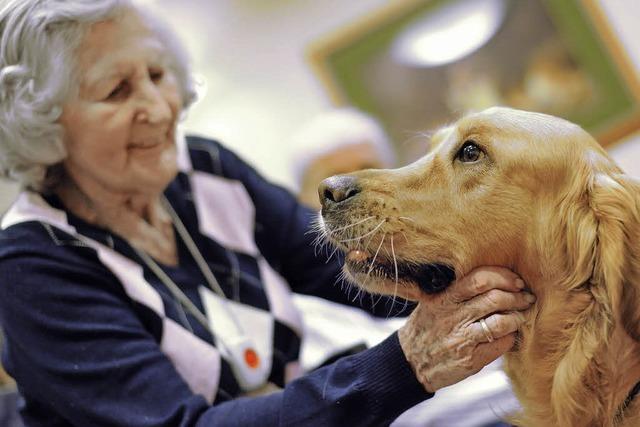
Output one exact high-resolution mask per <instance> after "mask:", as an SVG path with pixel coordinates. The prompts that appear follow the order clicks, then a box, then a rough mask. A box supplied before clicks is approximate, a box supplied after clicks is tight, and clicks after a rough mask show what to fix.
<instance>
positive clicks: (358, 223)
mask: <svg viewBox="0 0 640 427" xmlns="http://www.w3.org/2000/svg"><path fill="white" fill-rule="evenodd" d="M373 218H375V217H374V216H368V217H366V218H364V219H361V220H360V221H357V222H354V223H353V224H347V225H345V226H343V227H338V228H336V229H335V230H332V229H331V228H329V227H328V226H327V230H329V235H331V236H333V235H334V234H335V233H339V232H341V231H344V230H347V229H349V228H352V227H355V226H356V225H360V224H362V223H363V222H367V221H369V220H371V219H373Z"/></svg>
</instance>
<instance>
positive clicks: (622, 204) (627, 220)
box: [552, 172, 640, 425]
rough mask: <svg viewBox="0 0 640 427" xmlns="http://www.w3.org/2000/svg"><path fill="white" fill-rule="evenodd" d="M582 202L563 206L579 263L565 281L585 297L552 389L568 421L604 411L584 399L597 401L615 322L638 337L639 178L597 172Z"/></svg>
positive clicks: (573, 261)
mask: <svg viewBox="0 0 640 427" xmlns="http://www.w3.org/2000/svg"><path fill="white" fill-rule="evenodd" d="M583 185H584V184H583ZM581 202H582V203H574V202H572V203H570V204H572V205H575V208H574V209H573V210H572V211H570V210H567V211H565V212H562V213H561V214H565V213H566V214H568V216H569V220H568V223H569V226H567V227H566V229H565V231H566V235H567V242H566V245H567V247H566V250H567V254H568V258H569V259H570V261H569V265H568V268H569V269H572V270H573V271H572V272H571V274H570V276H571V277H570V278H569V279H568V280H567V282H566V283H565V284H564V285H565V286H567V288H568V290H569V291H570V292H572V293H573V295H575V296H577V298H576V300H577V301H580V305H581V306H580V307H579V309H577V310H576V318H575V319H573V320H572V321H571V323H570V324H569V325H565V328H566V332H567V336H568V337H570V342H569V344H568V347H567V351H566V353H565V356H564V357H563V358H562V360H561V362H560V364H559V365H558V369H557V370H556V373H555V376H554V383H553V390H552V395H553V401H554V406H555V409H556V414H558V416H559V417H560V421H561V422H562V425H574V424H573V423H574V422H578V424H580V422H579V420H580V417H582V416H584V414H588V413H591V414H594V413H596V412H597V411H606V409H605V407H601V408H593V407H591V408H586V407H585V405H594V404H598V403H596V402H594V400H593V399H589V397H588V396H590V395H592V394H593V392H594V391H593V390H591V389H590V388H589V384H597V382H596V381H597V378H599V377H600V375H601V372H600V367H599V365H598V363H595V361H596V358H597V356H598V354H599V353H600V352H602V351H603V350H605V349H606V348H607V346H608V345H609V340H610V338H611V336H612V333H613V331H614V326H615V324H616V323H621V324H623V325H624V326H625V329H626V331H627V332H628V333H629V334H630V335H631V336H632V337H633V338H634V339H635V340H640V339H639V338H640V310H639V307H640V292H639V291H638V289H637V288H636V287H637V286H640V275H639V273H640V240H639V239H640V184H638V183H637V182H636V181H634V180H633V179H631V178H630V177H628V176H625V175H623V174H621V173H614V172H606V173H605V172H597V173H594V174H592V175H591V178H590V179H589V182H588V188H587V189H586V193H585V192H583V196H582V198H581ZM570 212H571V213H570ZM576 398H584V400H583V401H577V399H576ZM583 421H584V420H583ZM585 422H586V421H585ZM587 424H588V422H587Z"/></svg>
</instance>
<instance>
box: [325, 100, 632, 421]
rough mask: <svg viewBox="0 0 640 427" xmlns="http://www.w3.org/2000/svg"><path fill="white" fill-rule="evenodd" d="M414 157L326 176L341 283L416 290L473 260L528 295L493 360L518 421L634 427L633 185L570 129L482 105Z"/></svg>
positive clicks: (437, 286) (459, 272)
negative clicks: (526, 306)
mask: <svg viewBox="0 0 640 427" xmlns="http://www.w3.org/2000/svg"><path fill="white" fill-rule="evenodd" d="M435 140H436V141H435V142H436V143H437V144H436V146H435V147H434V148H433V149H432V150H431V152H430V153H429V154H428V155H426V156H425V157H423V158H422V159H420V160H418V161H416V162H415V163H413V164H411V165H409V166H406V167H403V168H400V169H394V170H367V171H361V172H356V173H353V174H348V175H342V176H337V177H332V178H328V179H327V180H325V181H324V182H323V183H322V184H321V186H320V188H319V192H320V197H321V199H322V202H323V209H322V219H321V220H320V226H321V227H322V228H323V229H324V232H325V233H326V235H327V236H328V238H329V239H330V240H331V241H332V242H333V243H335V244H336V245H337V246H338V247H339V248H340V249H342V250H343V251H344V252H345V253H346V262H345V267H344V271H345V274H346V276H347V277H348V279H349V280H350V281H353V282H355V283H357V284H358V285H359V286H361V287H363V288H364V289H366V290H368V291H372V292H376V293H383V294H393V295H399V296H402V297H404V298H408V299H414V300H415V299H416V295H417V293H418V292H421V289H422V291H427V292H437V291H439V290H441V289H443V288H444V287H445V286H447V284H448V283H449V282H451V280H452V279H453V278H454V277H461V276H463V275H465V274H466V273H468V272H470V271H471V270H472V269H474V268H475V267H478V266H483V265H497V266H504V267H508V268H510V269H512V270H513V271H515V272H517V273H518V274H519V275H520V276H521V277H522V278H523V279H524V280H525V282H526V283H527V284H528V286H529V288H530V290H531V291H532V292H533V293H534V294H535V295H536V296H537V302H536V304H535V305H534V307H533V308H532V310H531V311H530V313H529V314H528V318H527V322H526V324H525V326H524V327H523V328H522V330H521V331H520V339H519V342H518V344H517V346H516V348H515V349H514V350H513V351H511V352H509V353H508V354H507V355H505V369H506V372H507V374H508V375H509V377H510V379H511V381H512V384H513V388H514V391H515V393H516V395H517V397H518V398H519V400H520V402H521V404H522V407H523V410H522V413H521V414H519V415H517V418H516V421H515V422H516V423H517V424H518V425H520V426H527V427H529V426H531V427H541V426H559V427H577V426H594V427H595V426H597V427H603V426H605V427H609V426H615V427H622V426H625V427H627V426H640V396H638V397H637V398H635V399H633V398H631V397H633V396H634V394H633V393H632V390H634V386H636V384H638V383H639V382H640V183H639V182H638V181H636V180H634V179H632V178H631V177H629V176H627V175H625V174H623V172H622V171H621V170H620V169H619V168H618V167H617V166H616V165H615V164H614V163H613V161H612V160H611V159H610V158H609V157H608V156H607V154H606V152H605V151H604V150H603V149H602V147H601V146H600V145H599V144H598V143H597V142H596V141H595V140H594V139H593V138H592V137H591V136H590V135H589V134H588V133H586V132H585V131H584V130H582V129H581V128H580V127H579V126H577V125H575V124H572V123H570V122H567V121H565V120H563V119H559V118H556V117H552V116H548V115H544V114H538V113H530V112H525V111H518V110H512V109H508V108H498V107H496V108H491V109H488V110H485V111H483V112H480V113H476V114H471V115H468V116H466V117H464V118H462V119H461V120H459V121H458V122H457V123H455V124H454V125H452V126H450V127H448V128H445V129H443V130H441V131H440V132H438V134H436V136H435Z"/></svg>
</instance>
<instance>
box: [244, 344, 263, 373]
mask: <svg viewBox="0 0 640 427" xmlns="http://www.w3.org/2000/svg"><path fill="white" fill-rule="evenodd" d="M244 361H245V363H246V364H247V366H249V367H250V368H251V369H256V368H257V367H258V366H260V357H259V356H258V353H256V352H255V350H254V349H252V348H248V349H246V350H245V351H244Z"/></svg>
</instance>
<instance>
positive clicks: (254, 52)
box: [0, 0, 640, 211]
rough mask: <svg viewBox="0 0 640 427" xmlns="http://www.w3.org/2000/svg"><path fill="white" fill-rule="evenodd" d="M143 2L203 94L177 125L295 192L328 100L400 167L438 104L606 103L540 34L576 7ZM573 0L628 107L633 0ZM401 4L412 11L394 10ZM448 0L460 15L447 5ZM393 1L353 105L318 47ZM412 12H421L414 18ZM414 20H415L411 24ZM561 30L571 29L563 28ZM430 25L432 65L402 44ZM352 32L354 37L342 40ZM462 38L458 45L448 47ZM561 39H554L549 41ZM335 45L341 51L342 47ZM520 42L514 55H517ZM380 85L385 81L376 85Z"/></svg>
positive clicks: (379, 1)
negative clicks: (592, 23) (308, 129)
mask: <svg viewBox="0 0 640 427" xmlns="http://www.w3.org/2000/svg"><path fill="white" fill-rule="evenodd" d="M140 1H141V2H142V3H146V4H150V5H152V7H153V8H154V9H155V10H156V11H157V13H159V14H160V15H161V16H163V17H164V18H165V19H166V20H167V21H169V22H170V23H171V24H172V26H173V28H175V29H176V30H177V31H178V33H179V34H180V36H181V38H182V40H183V41H184V43H185V44H186V46H187V48H188V50H189V52H190V54H191V57H192V61H193V66H194V70H195V72H196V73H197V79H198V81H199V82H200V84H199V90H200V95H201V98H200V100H199V102H198V103H197V104H195V105H194V107H193V108H192V109H191V111H190V112H189V114H188V116H187V118H186V120H185V121H184V126H185V127H186V129H187V130H188V131H190V132H195V133H198V134H202V135H206V136H210V137H215V138H218V139H220V140H221V141H223V142H224V143H225V144H227V145H228V146H230V147H232V148H233V149H235V150H236V151H237V152H238V153H240V154H241V155H242V156H243V157H244V158H245V159H247V160H248V161H249V162H251V163H252V164H253V165H254V166H255V167H256V168H257V169H258V170H259V171H260V172H262V173H263V174H265V175H266V176H267V177H268V178H270V179H271V180H273V181H275V182H277V183H280V184H282V185H285V186H287V187H289V188H291V189H295V188H296V185H297V184H296V182H295V178H294V176H293V172H292V168H291V165H290V162H291V150H292V147H291V138H292V135H293V134H294V133H295V132H296V131H297V129H299V127H300V125H301V124H303V123H305V122H308V121H309V120H311V119H313V118H314V117H315V116H316V115H318V114H320V113H322V112H324V111H326V110H327V109H329V108H331V107H332V106H335V105H336V102H339V103H341V105H349V104H354V105H355V106H357V107H360V108H364V109H365V110H369V111H368V112H370V113H372V114H374V115H381V117H380V118H381V122H382V123H383V124H384V125H385V126H386V128H387V131H388V132H389V134H390V135H391V137H392V139H393V141H394V143H395V144H396V147H397V148H398V147H399V148H398V150H399V151H400V153H399V154H400V156H399V160H400V161H402V162H406V161H409V160H412V159H413V158H414V157H417V156H418V155H420V154H422V152H424V150H426V145H425V142H424V138H421V137H419V135H420V133H421V132H422V131H429V130H432V129H433V127H434V126H438V125H440V124H441V123H440V121H442V122H446V121H447V120H450V118H449V117H448V116H447V114H444V110H445V109H448V110H450V111H451V112H453V113H455V114H457V115H459V114H461V113H462V112H464V111H463V110H464V109H465V108H474V107H483V106H485V105H490V104H493V103H508V104H511V105H516V106H520V107H523V108H530V109H539V110H546V111H548V112H551V113H556V114H558V113H563V112H567V111H568V110H570V109H571V108H573V107H574V106H581V105H590V104H589V103H591V104H594V105H599V104H600V103H602V102H603V99H604V100H606V99H607V97H608V94H607V92H606V88H605V89H604V90H600V89H601V88H600V86H599V82H598V78H597V77H596V78H595V79H594V77H593V76H590V75H589V74H588V73H587V72H582V70H581V68H580V67H579V66H576V65H575V59H576V58H575V57H572V56H570V55H564V56H563V52H562V47H560V48H559V47H558V43H555V44H554V41H553V40H550V39H549V38H548V37H546V38H545V37H544V36H545V35H546V34H547V33H549V34H553V33H558V34H561V35H562V34H563V32H565V28H561V27H560V28H558V27H557V26H556V27H554V21H553V17H549V19H547V18H546V17H545V16H543V15H545V14H546V12H544V11H543V10H544V9H545V8H546V7H548V4H551V5H553V4H556V5H557V4H561V3H566V2H571V1H573V0H562V1H547V2H545V1H543V0H531V1H523V0H510V1H509V0H505V1H489V0H471V1H469V0H447V1H442V0H431V1H429V0H427V1H388V0H358V1H349V2H346V1H341V0H323V1H317V0H179V1H178V0H140ZM429 3H432V4H434V5H436V6H437V7H431V6H429V8H431V9H433V8H435V9H438V8H439V9H444V12H442V11H438V10H435V11H434V10H427V9H425V8H424V7H423V6H422V5H426V4H429ZM537 3H540V4H538V5H536V4H537ZM545 3H546V4H547V6H545ZM576 3H577V4H579V5H589V7H590V8H591V9H593V8H594V7H595V8H596V9H597V10H599V11H600V15H601V16H600V18H601V19H600V20H601V21H603V22H604V24H605V25H606V27H607V28H608V30H609V33H608V34H607V36H608V37H609V39H608V40H607V42H606V43H603V44H601V46H602V47H603V49H604V50H605V51H606V52H607V53H608V54H611V55H613V56H616V57H617V58H618V59H620V58H622V59H623V60H624V61H626V64H627V65H628V67H627V70H626V72H627V76H626V78H627V82H626V83H625V85H623V86H622V90H627V95H628V96H630V97H633V96H635V100H636V101H637V96H638V94H637V93H635V94H634V93H633V90H632V87H631V85H629V84H628V80H629V78H630V77H629V73H631V74H633V75H634V76H633V78H635V79H636V81H637V79H638V73H639V70H640V28H639V26H638V22H640V2H638V1H636V0H577V1H576ZM405 4H408V5H409V6H403V5H405ZM514 4H515V5H519V6H518V7H515V6H514ZM456 6H457V9H461V10H462V12H460V11H459V10H456ZM525 6H526V7H525ZM394 7H396V8H400V9H404V10H405V11H408V12H406V13H408V14H411V13H413V12H412V11H415V13H413V14H414V15H416V16H415V18H416V19H414V21H412V23H410V24H411V25H407V26H406V29H405V28H401V29H397V28H396V29H394V30H393V31H394V40H393V43H395V47H393V46H391V44H389V46H388V47H387V48H386V49H387V53H384V52H382V53H381V54H377V56H371V58H372V59H369V60H368V61H369V62H366V63H364V64H357V65H356V66H358V67H361V69H362V70H364V71H362V73H364V75H363V76H362V79H361V80H363V81H366V82H367V85H368V86H363V88H364V89H366V88H370V89H371V90H370V94H371V97H373V98H375V99H374V100H373V101H372V100H371V99H369V100H368V104H367V103H366V102H364V104H363V105H359V103H362V102H363V101H362V99H358V97H357V96H350V95H347V96H344V92H348V91H349V88H346V89H345V88H344V87H341V88H339V89H340V90H342V92H343V95H342V96H340V95H337V96H336V94H335V91H336V86H339V85H340V84H342V85H343V86H344V82H342V83H341V82H338V83H336V81H334V82H327V78H326V76H322V75H321V74H320V73H318V66H319V64H318V63H319V62H320V63H321V62H322V61H323V60H324V61H325V62H327V61H328V59H327V58H329V60H330V59H331V52H328V53H327V48H326V46H324V47H323V43H324V44H325V45H326V44H327V43H325V41H326V40H327V39H329V40H330V39H332V38H333V39H335V38H336V37H337V38H338V40H340V37H342V36H341V34H344V33H345V32H346V34H347V38H348V33H349V31H351V32H352V33H353V32H354V31H353V28H358V26H359V25H360V24H362V22H363V20H364V21H365V22H366V20H367V17H371V16H376V15H380V13H381V11H384V10H387V9H389V8H391V9H393V8H394ZM580 7H584V6H580ZM447 8H448V9H449V10H446V9H447ZM527 8H528V9H535V10H527ZM585 8H586V7H585ZM422 9H425V11H426V13H422ZM514 9H521V10H514ZM465 10H466V12H465ZM540 11H543V12H542V13H541V12H540ZM421 13H422V15H424V16H420V14H421ZM447 13H448V15H447ZM483 14H484V15H483ZM382 15H383V18H381V19H378V21H381V23H380V24H379V25H378V27H379V28H376V25H373V29H372V30H371V31H372V34H373V35H372V36H371V37H369V38H372V39H375V37H376V34H377V33H376V31H377V32H378V33H380V32H381V31H386V28H387V27H388V26H389V24H388V22H385V19H387V18H385V17H384V15H385V13H382ZM440 15H442V16H440ZM549 15H550V14H549ZM536 16H538V18H536V19H534V18H535V17H536ZM478 17H480V18H478ZM392 18H393V17H392ZM392 18H389V19H387V20H388V21H392V20H393V19H392ZM473 19H476V21H473ZM478 19H480V20H481V21H478ZM482 19H484V20H482ZM421 22H422V24H421ZM478 22H479V23H478ZM392 23H393V22H392ZM601 24H602V22H601ZM563 25H564V26H565V27H567V28H569V29H570V28H571V25H572V24H571V23H569V24H563ZM360 27H362V25H360ZM541 28H542V29H541ZM345 29H346V30H345ZM430 29H431V32H432V33H437V34H435V36H436V37H441V38H440V39H438V38H435V41H436V42H438V41H442V43H440V45H444V46H446V47H447V48H449V49H447V50H448V51H452V50H453V53H451V54H449V57H447V54H445V55H444V57H443V56H442V55H443V54H442V53H438V52H437V51H436V53H435V54H434V55H435V58H426V59H425V58H420V57H419V55H418V54H419V53H420V52H419V50H418V54H416V52H415V49H414V52H413V53H412V52H411V48H412V47H411V38H412V37H413V39H414V40H418V39H419V37H420V36H421V33H420V32H421V31H422V35H424V34H427V35H428V33H429V30H430ZM434 29H435V30H434ZM378 30H380V31H378ZM447 31H449V32H447ZM456 31H457V33H456ZM461 31H462V35H463V36H464V37H462V38H461V37H460V36H461V34H460V32H461ZM356 32H357V30H356ZM596 32H597V31H596ZM360 33H361V34H360V35H358V36H356V37H355V38H356V39H357V37H360V40H359V41H357V42H358V43H360V42H361V41H362V40H364V41H367V40H368V38H367V37H368V36H367V34H366V31H365V32H364V34H362V33H363V32H362V31H360ZM432 35H434V34H432ZM351 36H352V38H353V34H352V35H351ZM403 38H404V40H403ZM611 38H613V40H611ZM460 39H462V40H463V43H462V46H457V45H456V43H458V44H460V42H459V40H460ZM456 40H458V42H456ZM505 40H507V41H509V40H510V41H511V44H509V43H508V42H505ZM494 41H495V42H494ZM556 42H557V40H556ZM425 43H426V44H424V43H423V45H422V49H423V51H424V50H426V49H428V41H427V42H425ZM514 43H515V44H514ZM562 43H564V41H563V40H560V43H559V44H560V45H562ZM576 43H577V42H576ZM329 44H330V43H329ZM334 44H335V43H334ZM337 44H338V45H340V41H338V43H337ZM342 44H343V46H342V49H343V50H345V49H346V51H347V53H349V52H348V49H350V47H349V41H348V40H347V42H345V43H342ZM352 44H353V45H356V44H357V43H356V42H353V43H352ZM387 44H388V43H387ZM414 44H415V43H414ZM318 45H320V48H319V49H318ZM345 45H346V48H345ZM565 45H566V43H565ZM514 46H515V48H514ZM519 46H521V47H522V49H520V50H519V49H518V47H519ZM355 47H356V48H357V47H358V46H355ZM365 47H366V45H365ZM574 47H575V46H574ZM454 48H455V49H458V50H459V52H458V51H456V50H455V49H454ZM578 48H579V46H578ZM314 49H315V53H314ZM323 49H324V53H321V55H320V56H322V55H324V58H320V59H318V55H317V51H318V50H320V51H322V50H323ZM376 49H378V50H379V51H383V50H384V49H382V50H380V46H378V47H376ZM330 50H331V48H329V51H330ZM337 50H339V49H337ZM567 50H568V51H570V53H571V50H570V49H567ZM519 51H522V52H527V53H528V54H527V55H521V56H522V59H521V60H519V61H515V62H516V63H519V64H520V65H518V64H516V66H514V65H513V64H514V59H513V58H514V55H515V54H516V53H518V52H519ZM356 54H357V52H356ZM412 55H413V56H412ZM438 55H440V56H438ZM451 55H453V56H451ZM456 55H457V56H456ZM525 56H526V57H525ZM310 57H311V58H313V57H315V58H314V59H313V60H311V59H310ZM536 58H538V59H537V60H536ZM420 61H422V62H420ZM429 61H431V62H429ZM471 61H473V62H471ZM536 61H537V65H536ZM612 62H613V61H612ZM465 64H466V66H465ZM487 64H488V65H487ZM522 64H525V65H522ZM320 66H322V64H320ZM525 66H526V67H529V69H533V70H534V71H535V68H536V67H539V68H540V67H541V68H543V69H544V67H547V68H551V69H553V68H555V69H560V71H561V72H564V74H559V76H560V77H559V80H558V81H555V82H552V83H554V84H555V85H556V86H553V85H551V86H549V84H546V86H545V81H544V80H543V81H542V82H540V81H539V80H540V79H538V81H536V79H535V76H534V78H529V79H528V80H527V77H526V73H527V72H528V71H527V70H524V69H523V67H525ZM491 67H493V68H491ZM514 67H515V70H513V69H514ZM518 67H519V68H518ZM563 67H564V68H563ZM443 70H445V71H446V79H445V77H443V73H444V71H443ZM510 70H511V72H510ZM325 71H326V70H325ZM330 71H331V70H330ZM338 71H340V70H338ZM529 71H531V70H529ZM367 72H368V74H367ZM552 72H553V70H552ZM356 77H357V76H356ZM376 79H377V80H376ZM394 79H395V80H394ZM329 80H330V79H329ZM352 81H353V80H352ZM379 81H383V82H392V83H393V82H394V81H395V82H396V83H393V84H389V85H385V86H381V85H379V84H378V82H379ZM408 82H409V83H411V84H409V83H408ZM348 83H349V81H348V80H346V84H348ZM547 83H548V82H547ZM434 84H435V85H436V89H438V88H440V89H438V90H439V91H440V92H439V93H438V94H437V97H439V98H441V99H439V100H436V101H435V102H431V101H430V102H431V103H426V102H423V101H424V100H426V99H431V100H433V98H434V96H433V95H432V93H434V89H433V85H434ZM445 84H448V85H449V90H448V91H447V93H443V90H442V89H441V88H442V87H443V85H445ZM332 86H333V87H332ZM421 89H423V91H424V92H423V93H421V92H420V90H421ZM545 91H546V92H545ZM332 92H334V93H332ZM549 92H550V93H552V94H553V93H556V94H557V93H567V97H568V99H563V98H562V97H560V98H557V99H552V100H551V101H549V102H546V101H545V99H544V93H549ZM537 94H541V95H540V96H537ZM618 95H619V94H618ZM403 96H404V97H403ZM430 97H431V98H430ZM340 98H342V99H340ZM539 98H542V99H539ZM585 100H586V101H585ZM547 101H548V100H547ZM545 102H546V103H545ZM550 102H551V103H550ZM385 105H386V108H385ZM411 106H412V107H411ZM410 107H411V108H410ZM438 107H440V108H438ZM545 107H546V108H545ZM455 114H454V118H455ZM561 115H562V114H561ZM569 116H571V114H569ZM626 128H628V129H624V132H615V130H616V129H614V132H613V137H611V136H608V139H609V141H607V142H613V144H610V145H608V148H609V149H610V151H611V154H612V155H613V156H614V157H615V158H616V159H617V160H618V162H619V163H620V164H621V165H622V166H623V167H624V168H625V169H626V170H627V171H628V172H630V173H632V174H636V175H640V134H639V133H637V132H630V131H633V128H634V126H633V124H632V125H631V126H630V125H629V123H627V124H626ZM589 130H591V129H589ZM629 132H630V133H629ZM621 135H622V136H621ZM416 136H418V138H416ZM611 139H613V141H611ZM403 148H404V151H403ZM14 194H15V189H14V187H13V186H11V185H8V184H6V183H0V211H4V209H5V208H6V206H7V203H8V202H9V201H10V200H11V199H12V198H13V197H14Z"/></svg>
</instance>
